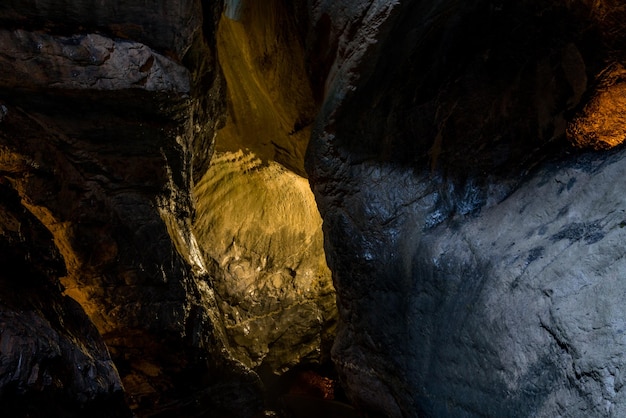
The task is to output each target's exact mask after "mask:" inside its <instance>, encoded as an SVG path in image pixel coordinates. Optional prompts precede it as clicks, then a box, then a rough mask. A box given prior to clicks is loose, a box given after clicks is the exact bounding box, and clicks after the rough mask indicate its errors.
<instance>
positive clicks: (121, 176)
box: [0, 0, 336, 418]
mask: <svg viewBox="0 0 626 418" xmlns="http://www.w3.org/2000/svg"><path fill="white" fill-rule="evenodd" d="M222 9H223V5H222V4H221V3H220V2H214V3H211V4H209V3H208V2H201V1H199V0H197V1H196V0H184V1H174V0H164V1H158V2H154V4H152V6H151V8H150V9H146V7H145V6H144V5H141V6H139V5H136V4H129V3H128V2H123V1H114V2H106V4H105V3H103V2H97V1H90V0H87V1H73V2H70V3H63V4H58V2H52V1H49V2H40V1H20V2H4V3H3V4H2V5H1V6H0V22H2V29H1V30H0V110H1V113H0V115H1V117H0V144H1V150H2V154H1V155H2V158H1V163H0V167H1V170H2V188H3V196H6V199H3V203H5V206H3V208H4V211H3V213H4V214H5V215H6V216H4V217H3V218H2V227H3V229H2V231H3V234H2V243H3V248H6V249H7V251H6V254H5V256H3V258H2V260H3V266H2V270H3V271H7V272H13V273H6V274H4V275H3V278H2V289H3V291H2V295H1V297H2V300H3V302H2V304H3V305H2V307H3V311H2V334H1V335H0V347H1V348H2V353H1V358H2V362H1V365H0V382H1V392H0V409H1V410H2V413H3V414H4V413H7V414H12V416H46V414H47V413H49V412H50V411H58V412H57V413H56V414H57V415H58V416H84V414H89V413H91V412H90V411H99V412H98V413H99V414H101V415H102V414H104V416H128V415H129V414H131V413H134V414H136V415H137V416H146V415H150V416H162V415H164V416H171V414H174V415H177V416H196V415H202V414H206V413H208V411H210V413H211V414H215V415H216V416H238V417H246V418H248V417H251V416H254V415H256V414H259V413H261V412H262V410H263V407H264V399H263V397H264V394H263V382H262V381H261V379H260V377H259V375H258V374H257V372H261V371H262V372H263V373H264V374H265V375H268V376H270V377H271V376H272V375H274V374H280V373H282V372H284V371H285V370H288V369H289V368H290V367H292V366H294V365H296V364H297V365H303V364H306V363H311V362H312V363H318V364H319V363H320V362H321V361H326V360H327V358H328V350H329V346H330V343H331V342H332V327H333V324H334V322H335V317H336V309H335V306H334V290H333V288H332V285H331V283H330V273H329V271H328V268H327V267H326V265H325V262H324V257H323V251H322V240H321V229H320V223H321V220H320V219H319V214H318V213H317V211H316V209H315V206H314V204H313V203H314V201H313V197H312V194H311V192H310V189H308V188H307V189H306V192H307V193H308V196H303V197H302V199H304V200H302V201H301V202H300V203H299V204H300V206H301V208H300V212H298V213H293V214H290V215H292V218H290V219H284V218H277V220H275V221H274V224H273V229H271V230H262V229H258V228H257V229H254V228H255V226H254V225H249V227H251V228H253V229H252V230H250V231H248V232H246V233H247V234H248V235H245V234H244V236H241V235H238V234H237V233H236V231H235V232H233V231H231V230H226V233H233V235H232V236H231V237H230V238H231V240H234V239H237V240H239V239H240V238H244V239H252V238H258V239H259V240H258V242H257V243H261V244H262V245H261V247H258V248H257V247H255V246H254V245H253V243H250V244H247V243H244V244H243V245H242V246H241V248H242V249H249V250H250V251H260V252H262V251H269V253H268V254H262V253H259V254H254V257H255V258H254V262H260V260H265V261H264V262H263V267H267V271H266V272H264V273H265V274H267V278H266V279H265V280H256V281H255V279H256V277H254V276H250V275H248V276H245V277H243V276H242V277H239V276H238V275H235V276H232V275H231V276H228V275H227V274H228V271H231V272H232V271H239V270H238V269H240V268H242V266H243V261H242V263H241V265H239V264H236V263H234V262H230V263H226V264H219V263H216V262H215V260H219V261H220V262H221V261H223V260H222V259H223V257H225V256H226V255H227V254H218V250H223V251H230V252H231V253H232V248H222V247H219V245H220V244H221V242H215V241H207V240H204V241H202V242H200V243H199V242H198V240H197V239H196V234H199V236H201V237H205V236H210V237H212V239H223V238H224V237H223V236H220V235H219V232H223V231H224V229H221V230H220V229H218V230H215V229H211V230H210V231H204V230H201V229H200V230H199V229H197V228H198V225H199V223H202V222H205V221H206V219H211V216H213V217H215V216H217V214H218V209H217V208H216V207H215V204H216V203H220V202H219V200H217V198H216V196H209V197H207V199H206V201H203V200H202V199H200V200H199V201H198V202H197V203H198V207H199V209H200V210H201V211H200V212H198V218H197V219H198V222H197V223H195V224H194V219H196V197H197V196H198V195H195V194H194V190H193V188H194V184H195V182H196V181H199V180H201V179H202V178H203V177H204V176H205V173H206V171H207V169H208V167H209V162H210V159H211V156H212V154H213V149H214V148H215V136H216V132H217V130H218V129H219V128H221V127H222V126H223V125H224V122H225V121H226V120H227V118H226V115H227V113H226V111H227V109H226V80H225V78H224V77H223V75H222V71H221V68H222V67H224V68H228V66H227V65H226V64H227V62H224V63H223V64H222V65H220V64H218V61H217V39H218V36H217V30H218V22H219V20H220V19H221V17H222ZM281 10H282V9H280V8H276V10H275V12H277V13H278V12H280V11H281ZM283 14H284V13H283ZM270 15H272V14H271V13H270ZM280 21H282V18H280ZM230 47H232V48H239V47H240V46H239V45H236V44H234V45H230ZM300 48H301V47H300ZM233 53H234V52H233ZM266 64H267V65H269V67H267V68H271V67H272V64H271V63H266ZM267 65H266V66H267ZM227 74H228V73H227ZM304 80H306V78H304ZM260 82H263V80H261V81H260ZM229 91H231V95H232V92H233V91H235V89H234V87H233V88H231V89H230V90H229ZM305 97H310V93H308V95H305ZM310 101H311V99H309V102H310ZM307 106H308V112H309V113H311V105H310V104H309V105H307ZM282 110H286V109H285V107H284V106H283V108H281V111H282ZM231 114H233V113H232V112H231ZM294 115H295V116H294V117H295V118H297V117H299V115H300V113H299V112H295V113H294ZM287 122H289V123H291V127H290V128H289V129H292V128H293V123H294V122H290V121H288V119H287ZM228 126H231V127H232V126H234V125H233V123H232V122H231V121H230V120H229V125H228ZM303 135H304V133H302V132H298V133H297V135H296V134H295V133H294V134H293V135H291V136H290V135H289V132H286V133H285V135H284V136H285V138H288V139H290V138H291V137H292V136H293V137H294V138H295V137H296V136H298V137H302V138H300V139H299V140H298V141H299V145H297V147H296V148H297V149H299V150H300V151H299V154H295V155H294V156H293V158H294V161H296V162H294V163H293V165H294V167H295V166H299V167H300V174H302V168H301V167H302V166H303V153H304V149H305V147H306V140H305V139H303ZM249 140H250V143H251V144H253V143H254V142H255V141H258V142H261V141H264V140H267V137H266V136H263V135H259V136H255V137H254V138H251V139H249ZM244 142H245V141H244ZM271 157H272V159H273V154H272V155H271ZM277 159H278V158H277ZM282 162H283V163H286V162H285V161H282ZM271 167H272V170H273V172H274V171H277V169H275V168H273V167H274V166H271ZM239 168H241V167H239ZM248 168H250V167H248ZM253 171H254V170H253ZM279 171H280V170H279ZM283 171H284V170H283ZM259 173H264V171H263V169H261V170H260V171H259ZM285 173H286V172H285ZM244 174H245V173H243V172H241V173H237V172H235V171H233V172H231V173H230V175H231V176H235V177H236V176H237V175H244ZM281 176H282V174H281V175H277V174H272V175H270V176H269V177H268V176H265V177H263V176H262V177H261V178H257V179H256V181H257V184H258V186H259V187H261V189H259V190H262V187H263V184H264V183H263V182H264V181H266V180H267V181H274V180H276V181H277V182H280V181H281V180H280V178H281ZM290 176H292V177H290ZM282 177H284V178H286V179H289V182H290V184H294V185H295V184H298V186H297V187H296V190H302V189H303V184H306V180H304V179H302V178H299V177H298V176H296V175H294V174H285V175H284V176H282ZM244 178H245V177H244ZM285 181H286V180H284V179H283V180H282V182H283V184H284V183H285ZM202 184H203V183H200V185H202ZM278 184H280V183H278ZM268 187H270V189H269V190H270V192H271V191H273V190H276V186H271V185H269V186H268ZM271 187H273V189H272V188H271ZM255 191H256V190H254V189H253V190H251V189H247V193H248V195H247V197H248V198H251V199H254V192H255ZM216 193H217V191H216ZM290 196H292V195H287V197H290ZM230 197H231V196H228V195H227V196H225V198H230ZM273 197H274V196H272V195H268V196H259V198H267V199H268V204H270V205H271V204H272V203H271V200H272V198H273ZM277 198H278V197H277ZM5 201H6V202H5ZM207 202H210V203H211V205H207ZM283 203H285V202H284V201H283ZM287 203H288V204H287V205H286V207H287V208H295V207H296V206H297V204H298V203H297V202H287ZM226 204H227V205H228V204H232V202H230V203H226ZM212 205H213V206H212ZM275 205H276V204H275ZM290 205H292V206H290ZM293 205H296V206H293ZM302 205H304V206H302ZM275 207H276V206H274V208H275ZM207 208H208V209H207ZM258 208H259V209H260V210H262V209H263V208H262V207H258ZM270 208H271V207H270ZM303 208H304V209H303ZM205 209H206V210H208V211H212V210H215V213H207V212H206V211H204V212H203V211H202V210H205ZM245 209H246V208H243V207H242V208H241V210H242V212H241V213H243V214H244V215H245ZM250 209H251V210H252V208H250ZM270 210H272V209H270ZM303 210H306V211H305V212H303ZM265 216H266V215H265ZM298 216H300V217H299V218H298ZM308 216H314V217H313V218H311V219H309V218H307V217H308ZM238 219H241V218H238ZM294 219H295V227H296V228H295V229H293V230H287V229H285V228H286V227H285V226H283V225H281V224H280V221H291V222H292V223H293V222H294ZM298 222H299V223H298ZM206 225H207V226H208V227H211V228H213V227H214V225H212V224H211V222H208V221H206ZM230 225H231V226H232V225H233V224H230ZM219 226H220V227H222V228H223V227H225V226H226V225H219ZM266 226H269V225H266ZM303 226H306V227H307V228H308V229H304V230H301V229H298V228H300V227H303ZM239 227H241V225H239ZM251 231H252V232H251ZM240 232H241V231H240ZM253 232H258V233H261V234H264V233H269V232H275V233H276V234H279V235H276V236H269V238H267V237H265V236H260V237H253V236H252V234H253ZM285 238H289V239H290V240H291V241H289V242H280V241H277V240H279V239H285ZM264 239H265V241H264ZM272 239H274V240H275V244H274V245H270V244H271V240H272ZM296 243H297V244H300V245H301V246H302V248H301V251H300V253H299V254H297V255H293V254H292V253H290V252H289V251H291V249H292V248H291V247H290V245H291V244H294V245H295V244H296ZM207 245H209V246H211V245H214V246H213V247H208V248H207ZM277 251H278V252H277ZM228 254H230V253H228ZM231 255H233V254H231ZM240 255H241V256H242V257H243V258H246V259H247V258H248V257H249V256H250V254H249V253H245V254H239V253H237V254H234V255H233V256H235V257H239V256H240ZM205 256H207V259H205V258H204V257H205ZM269 257H273V259H271V260H269V261H268V258H269ZM280 257H283V258H282V259H281V258H280ZM281 263H284V264H281ZM31 264H32V266H30V265H31ZM248 267H250V268H252V269H253V270H254V268H255V267H256V265H255V266H248ZM222 268H224V269H226V270H225V271H224V272H222V271H221V270H220V269H222ZM224 280H230V282H225V281H224ZM237 280H239V282H237ZM233 281H234V283H233ZM244 281H245V283H244ZM22 282H23V283H22ZM244 284H245V286H244ZM231 286H233V287H232V288H231ZM254 286H258V287H259V292H258V293H256V292H255V291H254V290H253V289H252V287H254ZM272 286H273V287H272ZM243 288H245V289H246V292H237V290H236V289H243ZM271 288H273V289H274V290H270V289H271ZM267 292H269V293H270V294H271V295H267V294H266V293H267ZM278 292H282V293H281V295H280V296H281V297H282V301H280V303H278V301H277V300H276V299H275V300H273V301H271V300H270V297H277V295H278ZM259 295H262V296H263V299H262V300H258V299H257V298H258V297H259ZM13 299H17V300H18V301H17V302H13V301H12V300H13ZM22 299H23V300H22ZM5 300H6V302H5ZM229 304H230V305H229ZM238 314H241V315H243V316H244V317H245V318H243V320H244V321H245V323H246V324H248V325H250V326H252V328H255V329H253V331H254V332H256V333H257V334H258V335H256V336H255V335H244V334H245V333H244V328H245V327H242V326H241V325H240V324H238V320H235V319H233V317H232V316H231V317H229V316H228V315H238ZM263 318H265V319H264V320H263ZM233 321H234V322H233ZM265 327H267V328H265ZM270 328H271V329H272V331H269V329H270ZM246 329H247V328H246ZM265 329H267V330H268V332H266V331H265ZM244 339H245V340H246V342H242V340H244ZM238 343H241V344H239V345H237V344H238ZM244 352H245V354H244ZM259 369H262V370H259ZM112 401H114V402H112ZM31 404H32V406H31V407H29V408H24V406H25V405H31ZM101 404H102V405H106V406H107V407H106V408H100V406H99V405H101ZM168 414H169V415H168Z"/></svg>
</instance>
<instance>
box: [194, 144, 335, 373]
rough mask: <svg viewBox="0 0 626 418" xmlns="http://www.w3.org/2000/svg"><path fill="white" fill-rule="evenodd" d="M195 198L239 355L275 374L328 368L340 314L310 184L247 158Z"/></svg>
mask: <svg viewBox="0 0 626 418" xmlns="http://www.w3.org/2000/svg"><path fill="white" fill-rule="evenodd" d="M195 194H196V198H197V202H198V203H197V215H196V221H195V223H194V229H195V232H196V235H197V237H198V245H199V246H200V248H201V249H202V250H203V252H204V253H205V254H206V256H205V259H206V260H207V265H208V266H209V269H210V270H211V273H212V274H211V277H212V283H213V286H214V289H215V292H216V297H217V299H218V301H219V306H220V310H221V313H222V315H223V316H224V321H225V326H226V329H227V335H228V337H229V342H230V344H229V347H230V351H231V352H232V353H233V355H234V356H235V357H236V358H237V359H238V360H240V361H241V362H242V363H243V364H245V365H247V366H248V367H251V368H254V369H256V370H260V371H267V372H272V373H282V372H284V371H286V370H289V369H290V368H291V367H293V366H295V365H298V364H300V365H301V364H306V363H318V364H320V363H323V362H326V361H328V358H327V357H328V353H329V348H330V345H331V344H332V340H333V337H334V334H333V328H334V325H335V322H336V319H337V309H336V307H335V291H334V288H333V285H332V280H331V275H330V270H329V269H328V267H327V266H326V260H325V258H324V248H323V238H322V225H321V224H322V220H321V218H320V215H319V212H318V211H317V207H316V205H315V200H314V198H313V193H312V192H311V189H310V187H309V183H308V181H307V180H306V179H304V178H302V177H299V176H298V175H296V174H294V173H293V172H291V171H288V170H286V169H285V168H283V167H282V166H281V165H279V164H277V163H275V162H270V163H268V164H262V162H261V160H259V159H258V158H257V157H256V156H255V155H254V154H245V155H244V154H243V152H241V151H239V152H238V153H224V154H220V155H219V156H216V157H215V158H214V159H213V161H212V162H211V168H210V169H209V171H208V172H207V174H206V175H205V176H204V177H203V178H202V180H201V181H200V182H199V183H198V184H197V186H196V188H195ZM211 267H212V268H211Z"/></svg>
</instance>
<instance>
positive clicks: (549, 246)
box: [307, 1, 626, 417]
mask: <svg viewBox="0 0 626 418" xmlns="http://www.w3.org/2000/svg"><path fill="white" fill-rule="evenodd" d="M540 3H541V4H540ZM600 3H603V4H599V3H597V4H591V3H590V2H583V1H581V2H569V3H567V4H565V3H564V2H563V3H561V2H548V3H545V2H534V1H524V2H518V3H516V4H515V5H513V4H504V3H502V4H496V3H494V2H470V3H467V2H459V1H429V2H417V1H416V2H402V3H389V2H375V1H374V2H357V3H356V4H354V3H352V4H351V5H350V6H349V7H348V5H347V4H337V3H333V4H330V3H326V2H315V4H314V8H313V19H314V22H317V26H316V27H317V28H318V29H320V28H326V29H327V32H326V34H321V32H318V33H317V36H314V37H313V39H312V41H311V44H309V51H310V54H311V55H312V56H319V52H318V51H324V50H326V51H334V52H335V53H334V55H332V56H330V57H327V58H328V61H327V63H326V64H325V65H320V66H319V68H318V71H319V72H318V75H317V77H318V78H320V79H323V78H324V77H326V78H325V79H326V86H327V90H326V95H325V101H324V104H323V106H322V111H321V113H320V115H319V116H318V119H317V122H316V125H315V127H314V129H313V136H312V140H311V143H310V145H309V154H308V162H307V170H308V172H309V175H310V180H311V183H312V185H313V189H314V192H315V195H316V199H317V201H318V203H319V207H320V212H321V214H322V217H323V219H324V231H325V238H326V251H327V258H328V260H329V266H330V268H331V270H332V271H333V277H334V280H335V286H336V289H337V298H338V307H339V310H340V319H341V321H340V325H339V331H338V336H337V339H336V341H335V345H334V348H333V358H334V360H335V362H336V364H337V366H338V367H339V369H340V373H341V374H342V377H343V380H344V382H345V384H346V385H347V388H348V392H349V395H350V396H351V398H352V399H353V400H354V401H355V403H357V404H358V405H359V406H361V407H362V408H364V409H366V410H368V411H370V413H372V414H373V415H374V416H379V415H380V416H393V417H401V416H403V417H414V416H426V417H446V416H450V417H459V416H463V417H479V416H489V417H500V416H511V417H530V416H533V417H535V416H540V417H552V416H567V417H587V416H615V417H617V416H621V415H623V414H624V408H625V407H626V399H624V395H623V391H622V387H623V383H622V380H623V376H622V372H621V370H622V369H623V368H624V360H625V359H624V356H623V348H624V344H625V343H626V340H625V339H624V337H623V328H624V320H623V316H624V312H623V308H622V305H623V304H622V303H621V298H622V295H623V293H624V290H625V289H624V285H623V283H622V282H623V280H621V277H622V276H623V274H624V268H625V266H624V261H623V259H624V251H623V249H622V248H621V246H620V244H619V243H620V242H621V241H622V240H623V239H624V230H623V226H624V220H623V218H624V214H625V213H626V207H625V204H624V199H623V198H622V197H621V188H622V187H621V182H622V180H621V179H622V178H623V174H622V172H623V170H624V169H625V167H626V166H625V164H624V152H623V150H621V149H616V150H614V151H610V152H605V153H598V154H586V153H582V152H580V151H578V150H576V149H575V148H572V147H571V146H570V145H568V143H567V141H566V138H569V139H570V141H571V143H572V144H574V145H576V146H582V147H596V145H595V142H594V141H589V140H584V139H581V138H589V137H591V138H595V137H594V136H593V135H590V134H589V133H590V132H593V130H594V129H595V128H594V125H593V121H594V120H597V119H594V117H595V116H596V112H598V111H599V112H600V113H599V114H600V116H601V119H600V120H601V121H604V120H608V121H609V122H610V123H604V122H601V123H602V132H598V136H601V137H602V138H619V137H620V136H621V132H622V130H623V125H622V124H621V122H620V119H619V118H615V117H613V116H612V114H611V112H612V110H611V109H614V108H612V107H611V106H610V105H607V104H609V103H617V104H619V103H621V102H620V101H619V100H618V99H617V97H619V93H618V92H619V91H620V89H621V87H620V84H619V83H621V79H620V77H607V75H608V74H611V73H610V72H607V71H606V70H605V69H606V68H607V67H606V65H607V62H610V61H612V60H615V61H618V62H619V61H620V60H621V59H623V57H624V50H623V49H620V45H621V44H619V42H618V41H617V38H616V37H614V35H613V34H615V33H622V32H621V31H623V24H616V23H615V22H616V20H615V18H616V16H617V15H619V13H622V14H623V10H622V9H619V10H622V11H621V12H619V11H618V8H613V9H612V8H611V7H612V6H611V5H609V4H608V2H607V4H604V2H600ZM607 10H611V13H609V14H610V16H612V18H611V19H609V20H607V21H606V22H609V21H610V22H611V24H612V25H613V26H612V27H613V28H615V32H611V31H610V30H608V29H607V27H606V26H605V24H606V23H603V22H604V21H603V20H602V19H601V18H600V16H605V13H606V11H607ZM589 19H591V22H592V23H591V24H590V23H589ZM609 68H618V67H614V66H612V65H609ZM612 74H615V71H613V73H612ZM315 77H316V76H315V74H314V77H313V78H314V79H315ZM600 80H602V81H600ZM606 80H609V81H608V83H609V84H610V85H611V86H615V87H612V90H610V91H609V92H608V93H604V92H605V91H607V90H602V89H605V88H606V87H607V84H606V83H607V81H606ZM613 94H614V95H613ZM587 100H589V102H587ZM587 103H591V104H589V105H587ZM598 109H599V110H598ZM602 118H604V119H602ZM568 124H572V125H570V126H571V127H572V129H571V132H573V133H574V134H575V133H576V132H582V133H583V134H581V135H580V136H575V135H567V136H566V130H567V129H568V128H567V127H568ZM618 142H619V141H618Z"/></svg>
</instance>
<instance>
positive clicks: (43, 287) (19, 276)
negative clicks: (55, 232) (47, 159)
mask: <svg viewBox="0 0 626 418" xmlns="http://www.w3.org/2000/svg"><path fill="white" fill-rule="evenodd" d="M0 196H1V199H0V201H1V208H0V218H1V220H2V227H1V228H0V246H1V248H2V251H1V254H2V256H1V258H0V266H1V270H2V274H1V277H2V281H1V284H0V287H1V290H2V296H1V298H0V399H2V403H1V406H0V409H1V410H2V413H3V414H4V415H6V416H12V417H27V416H31V417H44V416H64V415H65V416H71V415H74V414H76V415H77V416H78V415H80V414H83V415H84V414H87V415H92V416H99V417H106V416H112V417H114V416H120V417H121V416H130V410H128V409H127V408H126V407H125V405H124V402H123V400H124V399H123V393H122V382H121V380H120V377H119V375H118V373H117V369H116V368H115V366H114V365H113V362H112V360H111V357H110V356H109V352H108V350H107V348H106V346H105V344H104V341H103V339H102V337H101V336H100V334H99V333H98V331H97V330H96V328H95V327H94V326H93V324H92V323H91V321H89V319H88V317H87V315H85V312H84V311H83V309H82V308H81V307H80V306H79V305H78V304H77V303H76V302H75V301H74V300H73V299H71V298H70V297H68V296H62V294H61V289H60V287H61V286H60V283H59V277H60V276H63V275H65V274H66V271H65V266H64V264H63V260H62V258H61V256H60V254H59V252H58V250H57V249H56V247H55V246H54V242H53V237H52V235H51V234H50V232H49V231H48V230H46V229H45V228H44V226H43V225H42V224H41V223H39V221H38V220H37V219H36V218H35V217H34V216H33V215H32V214H31V213H29V212H28V211H27V210H25V209H24V208H23V207H22V206H21V204H20V201H19V196H18V195H17V193H15V192H14V191H13V190H11V189H10V188H8V187H7V186H6V184H2V185H1V186H0ZM24 256H26V258H25V257H24ZM77 400H78V401H79V402H76V401H77ZM77 404H78V405H79V406H77ZM41 405H47V408H45V409H41Z"/></svg>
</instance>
